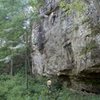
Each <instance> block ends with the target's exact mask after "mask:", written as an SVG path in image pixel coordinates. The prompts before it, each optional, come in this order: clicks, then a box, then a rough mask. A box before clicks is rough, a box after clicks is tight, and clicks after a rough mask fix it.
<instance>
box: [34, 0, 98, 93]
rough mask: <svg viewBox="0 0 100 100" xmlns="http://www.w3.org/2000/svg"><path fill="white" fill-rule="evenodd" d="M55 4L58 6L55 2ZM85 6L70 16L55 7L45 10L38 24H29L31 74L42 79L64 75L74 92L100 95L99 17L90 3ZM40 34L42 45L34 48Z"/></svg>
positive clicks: (36, 45)
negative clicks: (30, 26)
mask: <svg viewBox="0 0 100 100" xmlns="http://www.w3.org/2000/svg"><path fill="white" fill-rule="evenodd" d="M48 1H49V0H48ZM55 4H56V5H58V4H59V3H58V1H57V0H56V1H55ZM85 6H86V9H85V11H84V12H83V13H79V12H77V11H73V12H72V13H71V14H66V13H65V12H64V11H63V10H62V9H61V8H60V7H57V6H56V7H57V9H54V10H50V11H48V10H47V12H46V13H45V14H47V16H48V17H42V18H41V22H40V23H38V24H36V23H33V32H32V41H33V45H32V47H33V53H32V61H33V66H32V69H33V70H32V71H33V74H35V73H37V74H41V75H46V76H49V75H57V76H58V77H59V76H66V77H69V81H70V86H71V87H72V88H74V89H77V90H82V91H84V90H85V91H87V92H90V91H91V92H100V86H99V83H100V78H99V77H98V75H100V34H99V33H100V24H99V18H98V16H96V15H97V11H96V8H95V6H94V4H93V2H90V4H88V3H86V2H85ZM47 7H48V6H47ZM48 12H49V13H48ZM40 26H41V27H42V30H41V32H39V27H40ZM40 33H43V36H42V37H41V40H42V41H41V43H42V44H41V43H40V45H38V44H39V43H38V42H40V41H38V38H39V34H40ZM41 45H42V48H41V49H39V48H40V46H41ZM64 81H68V80H67V79H66V80H64Z"/></svg>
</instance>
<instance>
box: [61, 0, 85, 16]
mask: <svg viewBox="0 0 100 100" xmlns="http://www.w3.org/2000/svg"><path fill="white" fill-rule="evenodd" d="M60 7H61V9H63V10H64V11H65V12H66V13H67V14H70V13H71V12H72V11H77V12H79V13H82V12H83V11H84V8H85V4H84V2H83V1H82V0H74V1H73V2H71V3H68V2H66V1H65V0H61V1H60Z"/></svg>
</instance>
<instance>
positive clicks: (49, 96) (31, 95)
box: [0, 74, 100, 100]
mask: <svg viewBox="0 0 100 100" xmlns="http://www.w3.org/2000/svg"><path fill="white" fill-rule="evenodd" d="M46 81H47V78H45V77H30V76H29V79H28V89H27V88H26V87H27V86H26V78H25V76H24V77H23V76H22V75H20V74H17V75H15V76H10V75H1V76H0V100H100V95H94V94H82V93H76V92H71V91H70V90H68V89H66V88H64V87H61V86H60V85H59V84H58V83H57V81H55V84H53V85H52V87H51V89H48V87H47V85H46Z"/></svg>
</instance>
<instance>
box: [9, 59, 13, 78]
mask: <svg viewBox="0 0 100 100" xmlns="http://www.w3.org/2000/svg"><path fill="white" fill-rule="evenodd" d="M10 64H11V65H10V66H11V69H10V72H11V75H12V76H13V59H11V63H10Z"/></svg>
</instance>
